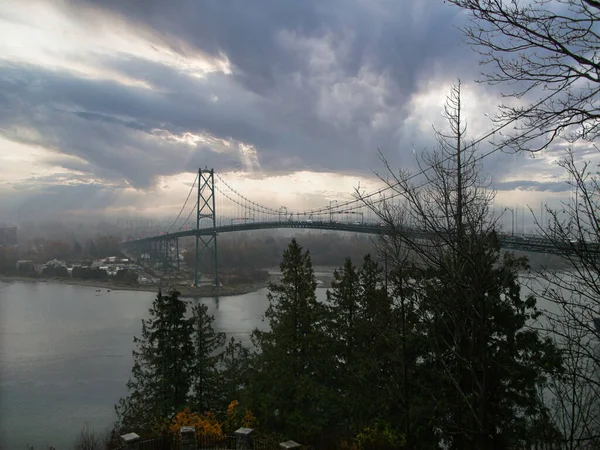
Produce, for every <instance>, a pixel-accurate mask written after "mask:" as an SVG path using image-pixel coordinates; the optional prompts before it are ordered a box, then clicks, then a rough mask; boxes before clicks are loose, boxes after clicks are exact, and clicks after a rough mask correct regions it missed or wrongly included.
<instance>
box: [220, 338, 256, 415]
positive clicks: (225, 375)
mask: <svg viewBox="0 0 600 450" xmlns="http://www.w3.org/2000/svg"><path fill="white" fill-rule="evenodd" d="M249 365H250V350H249V349H248V348H247V347H245V346H244V345H243V344H242V342H240V341H238V340H236V339H235V338H233V337H232V338H231V339H230V340H229V342H228V343H227V347H225V350H224V351H223V354H222V359H221V367H220V375H219V376H220V379H221V396H222V400H223V404H227V403H229V402H231V401H233V400H240V399H241V398H242V394H243V392H244V390H245V389H246V388H247V387H248V374H249Z"/></svg>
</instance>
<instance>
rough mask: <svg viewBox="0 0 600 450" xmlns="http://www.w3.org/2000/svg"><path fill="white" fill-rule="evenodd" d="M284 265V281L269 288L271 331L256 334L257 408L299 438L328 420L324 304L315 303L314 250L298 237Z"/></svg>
mask: <svg viewBox="0 0 600 450" xmlns="http://www.w3.org/2000/svg"><path fill="white" fill-rule="evenodd" d="M280 267H281V272H282V278H281V282H280V283H277V284H274V283H271V284H270V285H269V294H268V299H269V307H268V309H267V311H266V313H265V317H266V318H267V320H268V321H269V325H270V331H259V330H255V331H254V333H253V341H254V343H255V345H256V346H257V348H258V350H259V352H260V353H259V355H258V356H257V361H256V366H255V371H254V374H253V377H252V383H251V387H252V391H253V392H252V401H253V402H254V405H253V410H255V411H261V412H262V417H259V421H260V422H261V423H263V424H266V425H267V426H271V427H272V428H274V429H277V430H281V431H285V432H287V433H290V434H291V435H293V436H298V437H299V438H300V437H303V436H308V435H311V434H314V433H317V432H319V431H320V430H321V429H322V428H323V426H324V424H325V423H326V422H327V420H328V419H327V410H328V408H329V405H328V403H327V400H328V399H327V398H326V396H325V390H324V388H323V386H322V384H321V381H320V380H321V376H322V373H323V370H324V367H323V365H324V363H323V357H324V354H325V353H324V345H323V344H324V339H325V334H324V332H323V330H322V321H323V306H322V305H320V304H319V303H318V302H317V299H316V295H315V289H316V286H317V282H316V279H315V275H314V272H313V268H312V263H311V259H310V255H309V252H308V251H306V252H303V251H302V247H301V246H300V245H298V243H297V242H296V240H295V239H293V240H292V242H291V243H290V245H289V246H288V248H287V249H286V250H285V252H284V254H283V262H282V263H281V266H280ZM328 362H329V363H331V361H328Z"/></svg>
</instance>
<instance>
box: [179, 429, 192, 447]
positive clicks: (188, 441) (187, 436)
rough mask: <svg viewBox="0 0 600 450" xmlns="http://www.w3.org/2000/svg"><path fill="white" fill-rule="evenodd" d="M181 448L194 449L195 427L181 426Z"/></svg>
mask: <svg viewBox="0 0 600 450" xmlns="http://www.w3.org/2000/svg"><path fill="white" fill-rule="evenodd" d="M179 434H180V435H181V450H196V428H195V427H181V429H180V430H179Z"/></svg>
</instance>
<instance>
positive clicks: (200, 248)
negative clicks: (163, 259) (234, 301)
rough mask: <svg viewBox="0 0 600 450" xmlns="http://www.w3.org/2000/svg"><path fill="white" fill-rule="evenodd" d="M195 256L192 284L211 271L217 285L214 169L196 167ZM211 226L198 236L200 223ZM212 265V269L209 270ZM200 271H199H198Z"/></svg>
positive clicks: (196, 284) (217, 260)
mask: <svg viewBox="0 0 600 450" xmlns="http://www.w3.org/2000/svg"><path fill="white" fill-rule="evenodd" d="M196 208H197V211H196V231H197V232H198V234H196V255H195V256H196V258H195V266H194V286H198V281H199V276H200V275H201V274H203V273H211V272H212V274H213V275H214V277H215V286H217V287H218V286H219V266H218V262H219V258H218V252H217V232H216V230H215V229H216V227H217V214H216V209H215V172H214V169H210V170H208V169H206V168H205V169H204V170H202V169H198V203H197V204H196ZM204 224H206V225H208V226H207V227H204V228H212V229H213V231H212V234H210V235H209V236H200V235H199V232H200V230H201V229H202V228H203V226H202V225H204ZM211 266H212V270H211ZM200 270H201V271H200ZM199 271H200V272H199Z"/></svg>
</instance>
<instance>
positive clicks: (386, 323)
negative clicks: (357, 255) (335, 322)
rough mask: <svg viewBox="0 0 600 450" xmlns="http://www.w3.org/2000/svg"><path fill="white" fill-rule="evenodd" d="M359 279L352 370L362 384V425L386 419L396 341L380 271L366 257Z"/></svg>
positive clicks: (379, 267)
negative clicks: (357, 358)
mask: <svg viewBox="0 0 600 450" xmlns="http://www.w3.org/2000/svg"><path fill="white" fill-rule="evenodd" d="M359 280H360V282H359V284H360V291H359V292H360V311H359V326H358V327H357V329H356V331H355V334H356V341H357V342H358V352H359V353H360V355H361V359H360V363H359V364H357V365H356V367H355V370H356V371H357V372H358V373H359V376H360V379H361V384H362V389H361V390H360V394H359V398H361V399H362V400H363V401H362V402H361V403H362V408H361V409H360V412H361V416H362V417H360V416H359V418H360V423H362V425H363V426H365V425H366V424H367V423H368V421H371V420H374V419H377V418H379V419H387V418H388V414H389V405H390V396H391V395H390V394H391V392H390V387H389V386H390V378H391V377H392V367H391V364H392V355H393V354H394V353H395V352H396V351H397V349H396V344H397V342H396V340H395V336H396V332H395V330H394V329H393V327H392V324H393V322H392V308H391V304H390V301H389V296H388V295H387V293H386V291H385V284H384V274H383V270H382V268H381V266H379V264H377V262H376V261H375V260H373V258H372V257H371V256H370V255H366V256H365V258H364V261H363V265H362V268H361V270H360V273H359ZM368 399H371V401H368Z"/></svg>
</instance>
